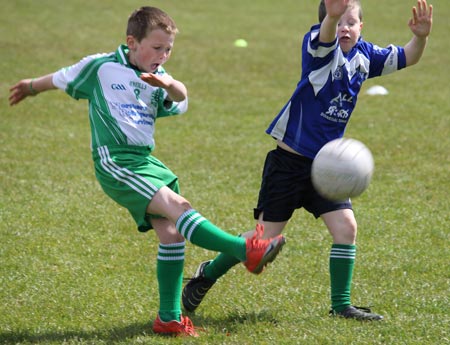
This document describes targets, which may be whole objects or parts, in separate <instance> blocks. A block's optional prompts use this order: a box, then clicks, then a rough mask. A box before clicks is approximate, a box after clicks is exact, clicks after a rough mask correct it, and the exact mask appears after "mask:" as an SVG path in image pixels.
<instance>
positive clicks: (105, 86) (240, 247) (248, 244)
mask: <svg viewBox="0 0 450 345" xmlns="http://www.w3.org/2000/svg"><path fill="white" fill-rule="evenodd" d="M177 31H178V30H177V27H176V25H175V23H174V21H173V20H172V19H171V18H170V17H169V16H168V15H167V14H166V13H165V12H163V11H161V10H160V9H157V8H154V7H142V8H140V9H138V10H136V11H134V12H133V13H132V14H131V16H130V18H129V20H128V26H127V36H126V45H121V46H119V48H118V49H117V50H116V51H115V52H114V53H110V54H96V55H91V56H88V57H85V58H84V59H82V60H81V61H80V62H78V63H76V64H74V65H72V66H70V67H66V68H63V69H61V70H59V71H57V72H55V73H51V74H48V75H45V76H42V77H38V78H35V79H24V80H21V81H19V82H18V83H17V84H16V85H14V86H13V87H11V90H10V91H11V94H10V97H9V102H10V104H11V105H15V104H17V103H19V102H21V101H22V100H23V99H25V98H26V97H28V96H34V95H36V94H38V93H40V92H43V91H47V90H52V89H57V88H58V89H61V90H64V91H65V92H66V93H67V94H69V95H70V96H71V97H73V98H75V99H87V100H88V102H89V119H90V126H91V134H92V143H91V146H92V156H93V160H94V166H95V174H96V177H97V180H98V181H99V183H100V185H101V186H102V188H103V190H104V191H105V193H106V194H107V195H109V196H110V197H111V198H112V199H113V200H115V201H116V202H117V203H119V204H120V205H122V206H124V207H125V208H127V209H128V210H129V212H130V213H131V215H132V216H133V218H134V220H135V222H136V224H137V226H138V229H139V230H140V231H147V230H150V229H151V228H153V229H154V230H155V232H156V234H157V236H158V238H159V241H160V244H159V248H158V255H157V279H158V285H159V295H160V308H159V312H158V315H157V318H156V321H155V322H154V323H153V330H154V331H155V332H156V333H167V334H182V335H192V336H197V333H196V331H195V329H194V326H193V325H192V322H191V321H190V320H189V318H187V317H184V316H182V315H181V306H180V298H181V288H182V279H183V267H184V250H185V238H186V239H187V240H189V241H191V242H192V243H193V244H195V245H198V246H200V247H203V248H206V249H210V250H214V251H219V252H225V253H227V254H229V255H231V256H233V257H236V258H237V259H238V260H239V261H242V262H244V264H245V266H246V267H247V269H248V270H249V271H250V272H253V273H256V274H258V273H261V272H262V270H263V268H264V266H265V265H266V264H267V263H268V262H270V261H272V260H273V259H274V258H275V256H276V255H277V254H278V252H279V251H280V249H281V247H282V246H283V244H284V243H285V240H284V237H283V236H281V235H279V236H277V237H275V238H271V239H264V240H263V239H261V238H260V237H261V233H262V231H263V230H262V229H260V231H259V232H257V233H256V234H255V236H254V237H253V238H251V239H245V238H243V237H238V236H233V235H230V234H228V233H227V232H224V231H222V230H221V229H219V228H218V227H216V226H215V225H214V224H212V223H211V222H209V221H208V220H207V219H205V218H204V217H203V216H202V215H200V213H198V212H197V211H196V210H194V209H193V208H192V206H191V204H190V202H189V201H188V200H186V199H185V198H183V197H182V196H181V195H180V194H179V187H178V179H177V176H176V175H175V174H174V173H173V172H172V171H170V170H169V169H168V168H167V167H166V166H165V165H164V164H163V163H162V162H160V161H159V160H158V159H157V158H155V157H154V156H153V155H151V152H152V150H153V148H154V144H155V143H154V137H153V134H154V130H155V121H156V119H157V118H159V117H164V116H170V115H177V114H182V113H184V112H185V111H186V110H187V104H188V98H187V90H186V87H185V85H184V84H183V83H182V82H180V81H178V80H176V79H174V78H172V77H171V76H170V75H169V74H167V73H166V71H165V70H164V68H163V67H162V65H163V64H164V63H165V62H166V61H167V60H168V59H169V57H170V54H171V51H172V48H173V44H174V40H175V35H176V33H177Z"/></svg>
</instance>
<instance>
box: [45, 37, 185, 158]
mask: <svg viewBox="0 0 450 345" xmlns="http://www.w3.org/2000/svg"><path fill="white" fill-rule="evenodd" d="M127 51H128V48H127V46H125V45H121V46H119V48H118V49H117V50H116V52H113V53H109V54H95V55H90V56H87V57H85V58H83V59H82V60H81V61H80V62H78V63H76V64H74V65H72V66H69V67H65V68H62V69H60V70H59V71H57V72H56V73H54V75H53V84H54V85H55V86H56V87H57V88H59V89H62V90H64V91H65V92H66V93H67V94H69V95H70V96H71V97H73V98H75V99H87V100H88V101H89V121H90V126H91V135H92V142H91V148H92V149H93V150H95V149H97V148H98V147H100V146H105V145H106V146H123V145H133V146H149V147H151V148H153V146H154V145H155V142H154V132H155V120H156V118H158V117H163V116H170V115H177V114H182V113H184V112H186V111H187V107H188V100H187V99H185V100H184V101H182V102H168V101H167V92H166V90H164V89H162V88H159V87H154V86H151V85H149V84H147V83H145V82H143V81H142V80H141V79H140V78H139V76H140V75H141V72H140V71H138V70H136V69H134V68H133V67H132V66H131V65H130V63H129V61H128V58H127ZM155 73H156V74H165V73H166V71H165V70H164V68H162V67H159V68H158V70H157V71H156V72H155Z"/></svg>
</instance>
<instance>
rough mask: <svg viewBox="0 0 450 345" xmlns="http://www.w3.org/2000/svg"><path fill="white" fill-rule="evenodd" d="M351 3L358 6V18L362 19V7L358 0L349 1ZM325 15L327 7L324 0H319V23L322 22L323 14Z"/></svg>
mask: <svg viewBox="0 0 450 345" xmlns="http://www.w3.org/2000/svg"><path fill="white" fill-rule="evenodd" d="M351 3H352V4H354V5H357V6H358V7H359V20H361V21H362V17H363V15H362V7H361V2H360V0H353V1H351ZM326 15H327V9H326V7H325V0H321V1H320V4H319V23H322V22H323V20H324V19H325V16H326Z"/></svg>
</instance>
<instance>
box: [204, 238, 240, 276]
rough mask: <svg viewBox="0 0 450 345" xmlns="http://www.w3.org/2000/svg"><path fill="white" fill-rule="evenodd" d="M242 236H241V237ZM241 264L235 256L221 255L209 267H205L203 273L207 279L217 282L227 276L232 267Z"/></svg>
mask: <svg viewBox="0 0 450 345" xmlns="http://www.w3.org/2000/svg"><path fill="white" fill-rule="evenodd" d="M240 236H241V235H239V237H240ZM238 263H240V261H239V260H238V259H236V258H235V257H234V256H231V255H228V254H224V253H220V254H219V255H217V256H216V258H215V259H214V260H213V261H211V262H210V264H209V265H208V266H206V267H205V270H204V271H203V273H204V275H205V277H206V278H208V279H211V280H217V279H219V278H220V277H222V276H223V275H225V274H226V273H227V272H228V271H229V270H230V269H231V267H233V266H235V265H237V264H238Z"/></svg>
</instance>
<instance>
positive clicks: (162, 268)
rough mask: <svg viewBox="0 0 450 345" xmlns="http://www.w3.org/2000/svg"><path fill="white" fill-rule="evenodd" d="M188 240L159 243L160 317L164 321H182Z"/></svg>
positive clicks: (157, 268)
mask: <svg viewBox="0 0 450 345" xmlns="http://www.w3.org/2000/svg"><path fill="white" fill-rule="evenodd" d="M185 244H186V242H180V243H172V244H161V243H160V244H159V247H158V257H157V260H156V276H157V279H158V289H159V317H160V319H161V320H162V321H164V322H168V321H172V320H177V321H181V305H180V298H181V291H182V287H183V268H184V250H185Z"/></svg>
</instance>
